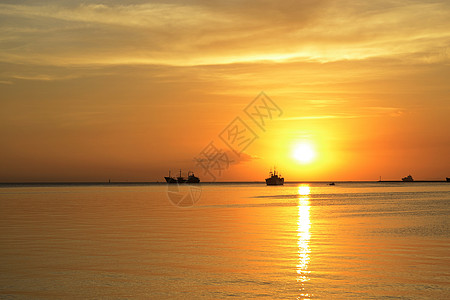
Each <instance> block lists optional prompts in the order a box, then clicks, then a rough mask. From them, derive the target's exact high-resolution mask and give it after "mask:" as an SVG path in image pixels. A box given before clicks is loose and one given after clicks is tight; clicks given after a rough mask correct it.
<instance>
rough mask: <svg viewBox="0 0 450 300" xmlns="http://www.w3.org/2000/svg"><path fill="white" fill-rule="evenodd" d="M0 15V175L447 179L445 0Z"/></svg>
mask: <svg viewBox="0 0 450 300" xmlns="http://www.w3.org/2000/svg"><path fill="white" fill-rule="evenodd" d="M0 28H1V30H0V32H1V33H0V137H1V144H0V182H44V181H107V180H109V179H111V181H164V178H163V176H167V174H168V171H169V170H171V171H172V174H174V173H175V172H177V171H178V170H179V169H182V170H183V173H184V174H183V175H186V172H187V171H188V170H191V171H195V174H196V175H197V176H199V177H200V178H201V180H202V181H211V180H216V181H247V180H249V181H262V180H264V178H265V177H267V173H268V171H269V169H270V168H271V167H273V166H276V167H277V169H278V171H279V172H280V173H281V174H282V175H283V176H284V177H285V180H287V181H294V180H295V181H297V180H299V181H300V180H305V181H313V180H324V181H327V180H333V181H337V180H378V179H379V177H380V176H381V178H382V179H384V180H400V179H401V178H402V177H404V176H406V175H408V174H411V175H412V176H413V177H414V178H415V179H417V180H420V179H422V180H444V179H445V177H450V158H449V157H450V156H449V155H448V153H449V152H450V129H449V128H450V118H449V116H450V101H449V100H450V1H406V0H404V1H402V0H397V1H394V0H392V1H346V0H343V1H320V0H314V1H312V0H311V1H299V0H297V1H290V0H288V1H271V0H264V1H247V0H243V1H152V2H149V1H114V0H113V1H86V2H82V3H80V1H71V0H63V1H39V0H38V1H34V0H33V1H20V0H19V1H2V2H1V3H0ZM261 92H263V94H261ZM261 97H263V98H261ZM261 99H265V101H266V102H265V103H266V104H267V103H271V105H276V106H272V107H277V108H278V110H271V112H274V113H273V114H266V115H267V116H268V117H267V118H266V119H265V123H264V126H263V127H260V126H258V124H257V122H256V121H254V120H253V119H252V117H251V116H252V115H251V114H246V112H245V111H246V108H247V107H248V106H249V105H250V107H252V106H251V105H252V103H253V104H255V103H258V102H255V101H261ZM254 100H255V101H254ZM267 112H269V111H267ZM253 116H254V115H253ZM236 118H238V121H240V122H241V123H239V124H241V125H242V124H244V125H245V126H246V127H241V128H247V131H246V132H247V133H252V134H253V135H252V138H251V139H250V141H251V143H249V144H248V145H246V144H245V145H246V147H245V149H236V146H235V145H234V146H233V145H231V146H230V144H229V143H228V144H227V142H226V140H227V138H230V135H229V134H228V135H227V134H226V133H229V132H228V131H227V130H229V129H230V128H232V125H233V124H235V123H233V122H234V120H236ZM230 126H231V127H230ZM236 128H237V127H236ZM245 140H246V139H242V140H241V141H245ZM228 142H230V140H228ZM302 145H303V146H302ZM305 145H306V146H305ZM211 146H214V147H211ZM208 147H209V148H208ZM240 147H241V146H240ZM302 147H303V148H302ZM304 147H306V148H307V149H309V150H308V151H310V153H309V154H308V153H305V151H304V150H299V149H304ZM241 148H242V147H241ZM211 149H215V151H216V152H215V153H216V154H217V155H216V156H214V158H215V159H214V160H213V159H209V158H211V157H212V156H209V158H208V159H207V158H205V157H207V156H205V153H207V151H206V150H211ZM299 151H300V152H299ZM302 151H303V152H302ZM308 151H306V152H308ZM209 153H210V154H211V153H212V152H209ZM308 155H310V156H311V157H309V159H302V157H303V158H305V156H308ZM218 157H221V158H226V159H221V160H217V158H218Z"/></svg>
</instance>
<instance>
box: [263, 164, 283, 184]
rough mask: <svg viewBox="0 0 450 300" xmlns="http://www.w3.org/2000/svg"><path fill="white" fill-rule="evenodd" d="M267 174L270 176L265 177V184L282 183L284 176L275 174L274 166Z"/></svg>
mask: <svg viewBox="0 0 450 300" xmlns="http://www.w3.org/2000/svg"><path fill="white" fill-rule="evenodd" d="M269 175H270V177H269V178H266V184H267V185H284V178H282V177H281V175H278V174H277V171H276V170H275V168H274V169H273V172H272V171H270V172H269Z"/></svg>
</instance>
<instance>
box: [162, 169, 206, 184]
mask: <svg viewBox="0 0 450 300" xmlns="http://www.w3.org/2000/svg"><path fill="white" fill-rule="evenodd" d="M164 179H165V180H166V182H167V183H200V178H198V177H196V176H195V175H194V172H191V171H189V172H188V178H187V179H186V178H184V177H183V176H181V170H180V175H179V176H178V177H176V178H175V177H172V176H170V171H169V176H166V177H164Z"/></svg>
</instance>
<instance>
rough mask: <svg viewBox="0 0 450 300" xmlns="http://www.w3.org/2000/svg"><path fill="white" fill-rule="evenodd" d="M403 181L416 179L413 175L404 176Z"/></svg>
mask: <svg viewBox="0 0 450 300" xmlns="http://www.w3.org/2000/svg"><path fill="white" fill-rule="evenodd" d="M402 181H414V179H413V178H412V176H411V175H408V176H406V177H403V178H402Z"/></svg>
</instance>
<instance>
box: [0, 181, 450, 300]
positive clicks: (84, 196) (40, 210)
mask: <svg viewBox="0 0 450 300" xmlns="http://www.w3.org/2000/svg"><path fill="white" fill-rule="evenodd" d="M200 187H201V188H200V189H197V190H195V191H194V192H195V195H196V196H195V197H197V196H198V195H201V196H200V198H199V200H198V202H196V203H195V205H194V206H192V207H178V206H175V205H173V204H172V202H173V197H172V196H173V195H174V194H173V191H170V190H168V186H166V185H161V184H159V185H145V184H141V185H139V184H134V185H53V186H44V185H43V186H39V185H38V186H36V185H31V186H22V185H3V186H2V187H0V245H1V246H0V298H5V299H16V298H20V299H23V298H27V299H28V298H34V299H36V298H38V299H39V298H40V299H49V298H50V299H61V298H96V299H98V298H143V299H144V298H145V299H167V298H169V299H170V298H172V299H183V298H184V299H198V298H205V299H211V298H212V299H220V298H228V297H230V298H241V299H247V298H257V299H260V298H266V299H309V298H311V299H380V298H381V299H383V298H388V299H390V298H398V299H449V298H450V230H449V229H450V226H449V216H450V183H449V184H447V183H444V182H443V183H378V182H377V183H337V184H336V186H328V185H326V184H324V183H312V184H287V185H285V186H282V187H277V186H275V187H267V186H265V185H263V184H254V183H253V184H203V185H201V186H200ZM192 192H193V191H192V190H191V189H190V188H189V187H187V186H186V187H182V189H181V190H180V191H179V194H180V195H184V194H186V195H187V194H188V193H192ZM170 200H172V202H171V201H170Z"/></svg>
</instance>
